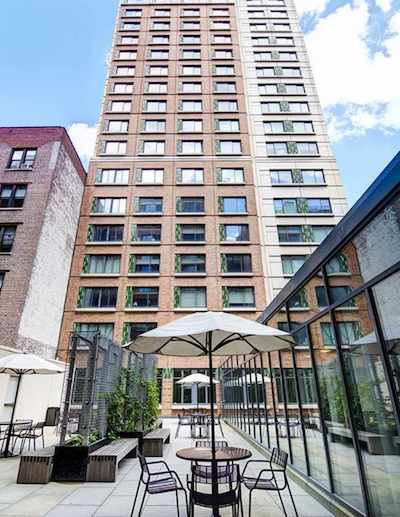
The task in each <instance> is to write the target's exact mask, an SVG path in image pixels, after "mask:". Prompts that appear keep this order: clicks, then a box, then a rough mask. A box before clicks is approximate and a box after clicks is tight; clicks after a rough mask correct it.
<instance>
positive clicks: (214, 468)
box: [207, 332, 219, 517]
mask: <svg viewBox="0 0 400 517" xmlns="http://www.w3.org/2000/svg"><path fill="white" fill-rule="evenodd" d="M207 341H208V343H207V345H208V368H209V371H210V409H211V458H212V461H211V484H212V485H211V486H212V497H213V499H216V498H217V497H218V473H217V462H216V461H215V417H214V378H213V360H212V332H207ZM213 515H214V516H215V517H216V516H219V511H218V505H216V506H213Z"/></svg>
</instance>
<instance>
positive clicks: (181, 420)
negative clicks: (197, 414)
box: [175, 415, 193, 438]
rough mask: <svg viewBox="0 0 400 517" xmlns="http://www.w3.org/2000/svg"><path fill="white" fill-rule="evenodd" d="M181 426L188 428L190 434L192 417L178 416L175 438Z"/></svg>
mask: <svg viewBox="0 0 400 517" xmlns="http://www.w3.org/2000/svg"><path fill="white" fill-rule="evenodd" d="M181 426H190V434H192V428H193V419H192V415H178V427H177V428H176V433H175V438H178V434H179V429H180V428H181Z"/></svg>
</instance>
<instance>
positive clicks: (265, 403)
mask: <svg viewBox="0 0 400 517" xmlns="http://www.w3.org/2000/svg"><path fill="white" fill-rule="evenodd" d="M260 366H261V374H262V384H263V391H264V419H265V427H266V430H267V444H268V448H269V449H270V448H271V440H270V436H269V426H268V409H267V401H268V399H267V389H266V386H265V371H264V361H263V355H262V353H261V354H260ZM271 384H272V379H271Z"/></svg>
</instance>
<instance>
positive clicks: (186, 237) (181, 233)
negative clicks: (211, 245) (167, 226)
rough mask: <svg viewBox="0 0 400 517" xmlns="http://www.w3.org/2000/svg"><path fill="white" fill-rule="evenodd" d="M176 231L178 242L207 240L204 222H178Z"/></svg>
mask: <svg viewBox="0 0 400 517" xmlns="http://www.w3.org/2000/svg"><path fill="white" fill-rule="evenodd" d="M175 233H176V240H177V241H178V242H204V241H205V240H206V227H205V225H204V224H177V225H176V227H175Z"/></svg>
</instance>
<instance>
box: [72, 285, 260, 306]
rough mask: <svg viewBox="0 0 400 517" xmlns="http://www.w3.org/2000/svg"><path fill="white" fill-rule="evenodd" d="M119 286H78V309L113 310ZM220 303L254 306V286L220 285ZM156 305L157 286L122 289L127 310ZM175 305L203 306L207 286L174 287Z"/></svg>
mask: <svg viewBox="0 0 400 517" xmlns="http://www.w3.org/2000/svg"><path fill="white" fill-rule="evenodd" d="M117 298H118V287H80V288H79V291H78V299H77V308H78V309H115V308H116V306H117ZM221 302H222V306H223V307H224V308H225V309H246V308H248V309H254V308H255V303H256V302H255V292H254V287H231V286H223V287H222V289H221ZM158 307H159V288H158V287H154V286H152V287H141V286H132V287H131V286H128V287H127V288H126V291H125V308H126V309H149V308H153V309H157V308H158ZM174 308H176V309H178V308H179V309H206V308H207V288H206V287H175V288H174Z"/></svg>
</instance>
